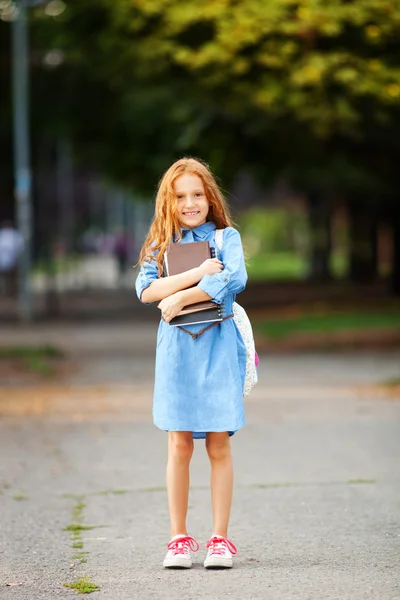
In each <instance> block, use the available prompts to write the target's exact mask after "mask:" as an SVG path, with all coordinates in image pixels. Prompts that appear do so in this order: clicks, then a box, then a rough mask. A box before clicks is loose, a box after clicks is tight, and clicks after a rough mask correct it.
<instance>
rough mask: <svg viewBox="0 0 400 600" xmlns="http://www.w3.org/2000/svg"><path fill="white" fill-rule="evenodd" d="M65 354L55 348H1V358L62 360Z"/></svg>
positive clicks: (47, 346)
mask: <svg viewBox="0 0 400 600" xmlns="http://www.w3.org/2000/svg"><path fill="white" fill-rule="evenodd" d="M62 356H63V353H62V352H61V350H59V349H58V348H55V347H54V346H49V345H44V346H12V347H10V348H4V347H3V348H2V347H0V358H25V359H31V358H42V359H43V358H61V357H62Z"/></svg>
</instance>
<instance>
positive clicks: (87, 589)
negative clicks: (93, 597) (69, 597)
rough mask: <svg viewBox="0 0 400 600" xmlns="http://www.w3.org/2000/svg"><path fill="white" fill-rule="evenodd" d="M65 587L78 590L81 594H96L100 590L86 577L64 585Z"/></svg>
mask: <svg viewBox="0 0 400 600" xmlns="http://www.w3.org/2000/svg"><path fill="white" fill-rule="evenodd" d="M64 587H67V588H71V589H72V590H76V591H77V592H79V593H80V594H91V593H92V592H96V591H97V590H99V589H100V587H99V586H98V585H96V584H95V583H93V582H92V581H90V580H89V579H86V578H84V577H81V579H78V580H77V581H74V582H73V583H64Z"/></svg>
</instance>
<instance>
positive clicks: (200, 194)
mask: <svg viewBox="0 0 400 600" xmlns="http://www.w3.org/2000/svg"><path fill="white" fill-rule="evenodd" d="M195 195H196V196H202V195H203V194H202V193H201V192H197V194H195Z"/></svg>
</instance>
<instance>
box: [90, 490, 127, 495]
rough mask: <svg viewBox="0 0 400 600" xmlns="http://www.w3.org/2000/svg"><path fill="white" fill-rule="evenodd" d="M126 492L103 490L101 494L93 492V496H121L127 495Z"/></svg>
mask: <svg viewBox="0 0 400 600" xmlns="http://www.w3.org/2000/svg"><path fill="white" fill-rule="evenodd" d="M127 493H128V490H103V491H101V492H95V493H94V494H93V495H94V496H111V495H116V496H119V495H122V494H127Z"/></svg>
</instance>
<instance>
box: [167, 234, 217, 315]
mask: <svg viewBox="0 0 400 600" xmlns="http://www.w3.org/2000/svg"><path fill="white" fill-rule="evenodd" d="M214 257H215V251H214V248H210V244H209V242H192V243H190V244H172V245H171V246H168V248H167V249H166V251H165V254H164V272H165V275H167V276H168V277H169V276H171V275H178V274H179V273H184V272H185V271H189V270H190V269H195V268H196V267H199V266H200V265H201V264H202V263H203V262H204V261H205V260H207V259H208V258H214ZM218 307H219V305H218V304H217V303H216V302H212V301H211V300H205V301H204V302H196V303H195V304H188V305H187V306H184V307H183V309H182V310H181V312H180V313H179V314H178V315H177V317H179V316H182V315H187V314H191V313H197V312H201V311H204V310H209V309H210V308H218ZM175 318H176V317H175ZM173 321H174V319H172V321H171V324H173V323H172V322H173Z"/></svg>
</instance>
